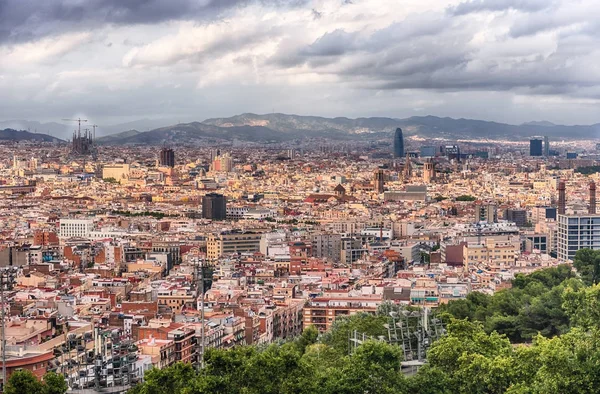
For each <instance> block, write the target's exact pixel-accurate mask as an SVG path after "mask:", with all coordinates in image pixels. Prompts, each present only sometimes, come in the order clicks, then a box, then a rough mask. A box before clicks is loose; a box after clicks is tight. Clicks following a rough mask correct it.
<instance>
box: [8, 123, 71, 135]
mask: <svg viewBox="0 0 600 394" xmlns="http://www.w3.org/2000/svg"><path fill="white" fill-rule="evenodd" d="M1 129H12V130H27V131H28V132H30V133H34V134H38V133H39V134H48V135H51V136H53V137H56V138H61V139H66V138H68V137H69V136H70V133H72V132H73V127H71V126H68V125H64V124H60V123H56V122H48V123H40V122H37V121H31V120H22V119H13V120H2V121H0V130H1Z"/></svg>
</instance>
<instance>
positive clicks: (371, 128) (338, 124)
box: [202, 114, 399, 134]
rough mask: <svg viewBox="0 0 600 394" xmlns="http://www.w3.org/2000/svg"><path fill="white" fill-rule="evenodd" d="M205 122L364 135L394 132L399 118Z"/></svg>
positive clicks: (266, 117)
mask: <svg viewBox="0 0 600 394" xmlns="http://www.w3.org/2000/svg"><path fill="white" fill-rule="evenodd" d="M202 123H204V124H209V125H213V126H219V127H239V126H262V127H268V128H270V129H272V130H276V131H279V132H282V133H295V132H297V131H309V132H314V133H329V132H342V133H346V134H362V133H376V132H385V131H393V130H395V129H396V127H398V124H399V123H398V120H397V119H392V118H357V119H349V118H323V117H319V116H299V115H286V114H267V115H256V114H242V115H236V116H232V117H230V118H216V119H207V120H205V121H204V122H202Z"/></svg>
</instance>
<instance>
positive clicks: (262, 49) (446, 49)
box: [0, 0, 600, 124]
mask: <svg viewBox="0 0 600 394" xmlns="http://www.w3.org/2000/svg"><path fill="white" fill-rule="evenodd" d="M599 103H600V3H598V0H465V1H460V0H458V1H442V0H0V119H22V118H23V119H29V120H40V121H60V119H61V118H65V117H71V116H74V115H76V114H83V115H85V116H87V117H89V118H91V119H93V120H94V121H96V122H97V123H98V122H104V123H106V124H108V123H118V122H121V121H127V120H134V119H140V118H170V119H180V120H182V121H189V120H203V119H204V118H208V117H216V116H230V115H234V114H238V113H242V112H256V113H269V112H272V111H276V112H284V113H295V114H302V115H322V116H347V117H359V116H390V117H408V116H413V115H428V114H432V115H438V116H451V117H469V118H476V119H486V120H496V121H503V122H508V123H521V122H525V121H530V120H550V121H552V122H555V123H563V124H575V123H578V124H588V123H596V122H600V111H598V108H599V107H598V104H599Z"/></svg>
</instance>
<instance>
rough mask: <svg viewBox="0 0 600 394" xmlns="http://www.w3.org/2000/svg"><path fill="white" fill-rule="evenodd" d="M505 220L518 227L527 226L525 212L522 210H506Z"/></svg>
mask: <svg viewBox="0 0 600 394" xmlns="http://www.w3.org/2000/svg"><path fill="white" fill-rule="evenodd" d="M506 220H508V221H509V222H514V223H515V224H516V225H517V226H519V227H525V226H526V225H527V211H526V210H524V209H512V208H511V209H507V210H506Z"/></svg>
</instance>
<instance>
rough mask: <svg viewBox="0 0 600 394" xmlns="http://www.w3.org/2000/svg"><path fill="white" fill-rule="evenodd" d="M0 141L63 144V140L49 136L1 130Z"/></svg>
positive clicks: (22, 131)
mask: <svg viewBox="0 0 600 394" xmlns="http://www.w3.org/2000/svg"><path fill="white" fill-rule="evenodd" d="M0 141H42V142H62V140H61V139H58V138H54V137H52V136H49V135H48V134H38V133H30V132H28V131H24V130H14V129H3V130H0Z"/></svg>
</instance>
